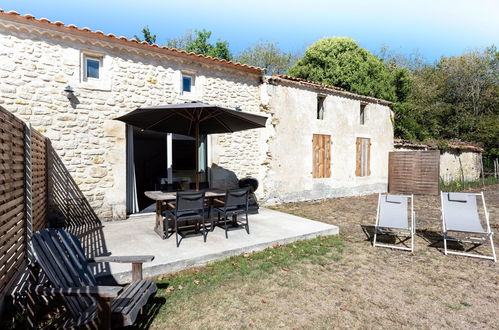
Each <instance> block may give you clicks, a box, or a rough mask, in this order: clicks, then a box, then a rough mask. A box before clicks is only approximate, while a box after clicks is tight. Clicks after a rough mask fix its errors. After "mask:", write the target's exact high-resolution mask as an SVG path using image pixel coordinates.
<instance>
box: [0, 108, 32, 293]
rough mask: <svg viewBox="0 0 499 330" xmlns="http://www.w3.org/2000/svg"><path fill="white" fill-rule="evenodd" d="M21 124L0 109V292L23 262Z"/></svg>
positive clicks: (22, 131) (22, 151)
mask: <svg viewBox="0 0 499 330" xmlns="http://www.w3.org/2000/svg"><path fill="white" fill-rule="evenodd" d="M24 165H25V164H24V124H23V122H22V121H21V120H19V119H18V118H16V117H15V116H13V115H12V114H10V113H9V112H8V111H6V110H5V109H3V108H1V107H0V292H3V291H4V289H5V288H6V286H7V285H8V284H9V282H10V281H11V280H12V279H13V278H14V277H15V276H16V275H17V274H18V270H19V269H22V268H23V265H24V262H25V260H26V258H25V255H26V245H27V244H26V222H25V213H24V212H25V196H24V187H25V182H24V181H25V180H24Z"/></svg>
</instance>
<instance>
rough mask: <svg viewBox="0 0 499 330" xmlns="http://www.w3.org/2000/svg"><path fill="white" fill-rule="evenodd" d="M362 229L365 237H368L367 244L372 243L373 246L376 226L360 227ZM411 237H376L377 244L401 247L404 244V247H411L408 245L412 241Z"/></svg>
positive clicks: (392, 235) (380, 235) (384, 235)
mask: <svg viewBox="0 0 499 330" xmlns="http://www.w3.org/2000/svg"><path fill="white" fill-rule="evenodd" d="M360 227H361V228H362V231H363V232H364V235H366V239H365V241H366V242H370V243H371V244H372V242H373V240H374V226H366V225H360ZM410 239H411V238H410V237H405V236H398V235H394V234H380V233H378V235H377V236H376V242H377V243H381V244H390V245H394V246H397V245H400V244H402V245H403V246H404V247H410V246H409V245H407V244H406V242H407V241H408V240H410Z"/></svg>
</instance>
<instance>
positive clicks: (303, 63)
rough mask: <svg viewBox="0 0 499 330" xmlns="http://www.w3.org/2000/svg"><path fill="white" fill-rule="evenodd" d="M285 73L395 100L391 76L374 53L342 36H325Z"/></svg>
mask: <svg viewBox="0 0 499 330" xmlns="http://www.w3.org/2000/svg"><path fill="white" fill-rule="evenodd" d="M288 74H289V75H291V76H295V77H299V78H304V79H309V80H313V81H317V82H321V83H324V84H328V85H333V86H338V87H342V88H345V89H346V90H348V91H351V92H353V93H358V94H362V95H367V96H373V97H378V98H382V99H386V100H390V101H396V98H397V96H396V94H397V93H396V87H395V84H394V83H393V81H394V76H393V74H392V72H391V71H390V70H389V69H388V67H387V65H386V64H385V63H384V62H383V61H382V60H381V59H380V58H378V57H377V56H376V55H373V54H372V53H371V52H369V51H368V50H366V49H364V48H361V47H360V46H359V45H358V44H357V43H356V42H355V41H354V40H352V39H350V38H344V37H335V38H324V39H321V40H319V41H317V42H316V43H314V44H313V45H312V46H310V47H309V48H308V49H307V50H306V51H305V55H304V56H303V57H302V58H301V59H299V60H298V62H297V63H296V64H295V65H293V66H292V67H291V68H290V69H289V71H288Z"/></svg>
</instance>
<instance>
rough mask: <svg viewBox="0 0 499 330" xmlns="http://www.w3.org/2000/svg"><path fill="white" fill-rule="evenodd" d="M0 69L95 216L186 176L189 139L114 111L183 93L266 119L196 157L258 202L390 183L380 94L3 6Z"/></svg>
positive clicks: (128, 207) (139, 204) (122, 211)
mask: <svg viewBox="0 0 499 330" xmlns="http://www.w3.org/2000/svg"><path fill="white" fill-rule="evenodd" d="M0 78H1V79H0V104H1V106H2V107H4V108H5V109H7V110H8V111H10V112H12V113H14V114H15V115H16V116H18V117H20V118H21V119H23V120H24V121H26V122H29V123H31V125H33V127H35V128H36V129H37V130H38V131H40V132H42V133H43V134H44V135H45V136H46V137H48V138H49V139H50V144H51V148H52V149H53V151H54V155H55V156H56V158H58V160H59V161H60V163H61V165H62V167H63V168H64V169H65V171H67V173H68V174H69V175H70V176H71V178H72V179H73V181H74V183H75V184H76V185H77V187H78V190H79V191H80V192H81V193H82V195H83V196H84V197H85V199H86V200H87V201H88V203H89V205H90V206H91V207H92V209H93V210H94V211H95V213H96V215H97V216H98V217H99V218H100V219H124V218H126V217H127V215H129V214H133V213H137V212H145V211H147V210H150V205H151V201H150V200H148V199H147V198H146V197H145V196H144V194H143V193H144V191H146V190H155V189H162V188H164V187H174V186H177V187H179V186H182V187H184V188H187V189H188V188H189V187H190V186H191V183H192V181H193V180H192V179H193V172H194V171H193V169H194V167H195V164H194V160H193V157H192V155H193V153H194V152H195V146H194V141H193V139H192V138H190V137H186V136H178V135H175V134H167V133H164V134H163V133H153V132H148V131H144V132H141V131H139V130H136V129H134V128H132V127H126V125H125V124H123V123H121V122H119V121H115V120H114V118H117V117H119V116H121V115H123V114H125V113H128V112H130V111H132V110H134V109H136V108H138V107H141V106H149V105H159V104H174V103H182V102H186V101H202V102H205V103H211V104H217V105H221V106H225V107H230V108H240V109H242V110H244V111H248V112H253V113H257V114H261V115H266V116H268V117H269V119H268V121H267V127H266V128H263V129H256V130H249V131H243V132H237V133H233V134H219V135H213V136H207V137H205V138H204V139H203V141H202V144H201V148H200V149H199V150H198V152H199V156H200V157H199V159H200V163H199V167H200V168H201V169H202V170H203V174H202V180H203V181H205V182H206V184H209V185H210V186H211V187H218V188H225V187H229V186H231V185H234V184H236V183H237V180H236V179H235V178H243V177H248V176H249V177H254V178H256V179H258V180H259V188H258V190H257V191H256V194H257V197H258V198H259V200H260V201H261V202H262V203H278V202H290V201H299V200H313V199H322V198H329V197H335V196H346V195H359V194H367V193H372V192H380V191H386V188H387V166H388V164H387V163H388V152H389V151H392V150H393V126H392V120H393V118H392V112H391V110H390V108H389V102H387V101H384V100H379V99H375V98H370V97H366V96H360V95H356V94H353V93H348V92H346V91H344V90H342V89H339V88H335V87H332V86H326V85H322V84H317V83H313V82H309V81H304V80H300V79H296V78H292V77H287V76H272V77H268V76H265V71H264V70H263V69H261V68H257V67H253V66H249V65H244V64H240V63H235V62H230V61H225V60H219V59H216V58H212V57H208V56H202V55H196V54H193V53H187V52H184V51H179V50H176V49H169V48H166V47H160V46H157V45H149V44H147V43H139V42H137V41H135V40H132V39H127V38H126V37H116V36H114V35H112V34H104V33H102V32H101V31H91V30H90V29H88V28H82V29H80V28H77V27H76V26H74V25H65V24H63V23H62V22H50V21H49V20H47V19H43V18H42V19H36V18H34V17H33V16H31V15H25V16H21V15H19V14H17V13H15V12H7V13H6V12H3V11H1V10H0ZM165 185H166V186H165ZM132 196H136V197H132ZM135 199H136V200H135Z"/></svg>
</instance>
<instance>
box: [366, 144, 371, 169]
mask: <svg viewBox="0 0 499 330" xmlns="http://www.w3.org/2000/svg"><path fill="white" fill-rule="evenodd" d="M366 140H367V146H366V147H367V175H371V139H366Z"/></svg>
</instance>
